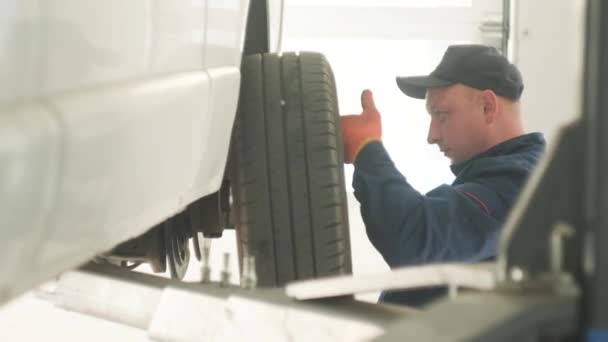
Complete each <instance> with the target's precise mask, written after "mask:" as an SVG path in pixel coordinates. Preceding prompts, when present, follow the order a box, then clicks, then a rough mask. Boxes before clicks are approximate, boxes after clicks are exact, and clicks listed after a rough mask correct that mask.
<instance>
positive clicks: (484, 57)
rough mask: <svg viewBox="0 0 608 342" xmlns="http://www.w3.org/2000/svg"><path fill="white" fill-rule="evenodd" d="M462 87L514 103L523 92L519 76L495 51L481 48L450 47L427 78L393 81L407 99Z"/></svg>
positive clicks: (399, 78)
mask: <svg viewBox="0 0 608 342" xmlns="http://www.w3.org/2000/svg"><path fill="white" fill-rule="evenodd" d="M456 83H462V84H464V85H467V86H469V87H472V88H476V89H480V90H486V89H490V90H492V91H494V93H496V95H498V96H502V97H506V98H509V99H512V100H517V99H519V97H520V96H521V93H522V92H523V90H524V83H523V80H522V78H521V73H520V72H519V70H517V67H515V65H513V64H511V63H510V62H509V60H507V59H506V58H505V57H504V56H503V55H501V54H500V53H499V52H498V51H497V50H496V49H495V48H493V47H489V46H485V45H451V46H449V47H448V49H447V50H446V51H445V54H444V55H443V58H442V59H441V62H440V63H439V65H438V66H437V68H435V70H433V72H431V74H430V75H428V76H406V77H397V85H398V86H399V88H400V89H401V91H402V92H403V93H404V94H405V95H407V96H410V97H413V98H417V99H424V98H425V96H426V90H427V89H428V88H434V87H445V86H449V85H452V84H456Z"/></svg>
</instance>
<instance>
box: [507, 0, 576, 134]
mask: <svg viewBox="0 0 608 342" xmlns="http://www.w3.org/2000/svg"><path fill="white" fill-rule="evenodd" d="M511 1H512V6H513V8H512V30H511V42H510V50H511V53H510V55H511V58H512V60H513V62H514V63H515V64H516V65H517V66H518V67H519V69H520V70H521V72H522V75H523V78H524V85H525V89H524V93H523V96H522V106H523V111H524V124H525V127H526V129H527V130H528V131H541V132H543V133H545V137H546V138H547V140H548V141H549V142H551V141H552V138H553V136H554V134H555V130H556V129H557V128H558V127H559V126H560V125H562V124H563V123H565V122H569V121H571V120H573V119H575V118H576V117H579V116H580V114H581V108H582V107H581V93H582V61H583V51H584V38H583V37H584V17H585V1H583V0H534V1H530V0H511Z"/></svg>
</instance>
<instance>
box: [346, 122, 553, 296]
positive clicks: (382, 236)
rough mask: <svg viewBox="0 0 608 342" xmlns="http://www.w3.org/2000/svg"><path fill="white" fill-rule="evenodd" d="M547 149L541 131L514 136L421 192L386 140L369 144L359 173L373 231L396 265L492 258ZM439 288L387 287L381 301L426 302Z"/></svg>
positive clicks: (357, 185)
mask: <svg viewBox="0 0 608 342" xmlns="http://www.w3.org/2000/svg"><path fill="white" fill-rule="evenodd" d="M544 149H545V140H544V138H543V136H542V134H540V133H530V134H526V135H522V136H519V137H517V138H513V139H510V140H508V141H505V142H503V143H500V144H498V145H496V146H494V147H492V148H491V149H489V150H487V151H485V152H483V153H480V154H479V155H477V156H475V157H474V158H472V159H470V160H468V161H466V162H463V163H460V164H457V165H452V166H451V169H452V172H453V173H454V175H455V176H456V179H455V180H454V182H453V183H452V184H451V185H447V184H444V185H441V186H439V187H437V188H435V189H433V190H431V191H430V192H428V193H427V194H426V195H423V194H421V193H419V192H418V191H416V190H415V189H414V188H413V187H412V186H411V185H410V184H409V183H408V182H407V180H406V179H405V177H404V176H403V175H402V174H401V173H400V172H399V171H398V170H397V169H396V168H395V165H394V163H393V161H392V160H391V159H390V157H389V155H388V153H387V151H386V150H385V149H384V146H383V145H382V143H380V142H372V143H369V144H367V145H366V146H365V147H364V148H363V149H362V150H361V151H360V152H359V154H358V155H357V158H356V160H355V173H354V176H353V187H354V189H355V197H356V198H357V200H358V201H359V203H360V204H361V216H362V218H363V222H364V223H365V227H366V231H367V236H368V237H369V239H370V241H371V243H372V244H373V245H374V247H375V248H376V249H377V250H378V252H380V254H381V255H382V257H383V258H384V260H385V261H386V262H387V263H388V265H389V266H390V267H391V268H393V267H399V266H406V265H420V264H428V263H440V262H441V263H444V262H478V261H483V260H489V259H492V258H494V257H495V256H496V248H497V243H498V236H499V233H500V228H501V226H502V224H503V223H504V222H505V219H506V218H507V215H508V213H509V210H510V209H511V207H512V206H513V204H514V203H515V200H516V198H517V195H518V194H519V192H520V190H521V189H522V188H523V186H524V184H525V182H526V180H527V178H528V176H529V175H530V173H531V172H532V170H533V169H534V166H535V165H536V163H537V162H538V160H539V159H540V157H541V156H542V154H543V152H544ZM441 293H443V289H427V290H416V291H400V292H387V293H383V295H382V296H381V301H386V302H392V303H400V304H407V305H412V306H420V305H424V304H426V303H427V302H428V301H429V300H431V299H435V298H437V296H438V295H440V294H441Z"/></svg>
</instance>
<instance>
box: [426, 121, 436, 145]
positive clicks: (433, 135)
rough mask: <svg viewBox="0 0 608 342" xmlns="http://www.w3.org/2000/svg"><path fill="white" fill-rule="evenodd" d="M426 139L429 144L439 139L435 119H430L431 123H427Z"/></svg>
mask: <svg viewBox="0 0 608 342" xmlns="http://www.w3.org/2000/svg"><path fill="white" fill-rule="evenodd" d="M426 141H427V142H428V143H429V144H436V143H437V142H438V141H439V130H438V129H437V125H436V123H435V120H431V123H430V124H429V133H428V135H427V137H426Z"/></svg>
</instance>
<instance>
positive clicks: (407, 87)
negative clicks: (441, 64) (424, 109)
mask: <svg viewBox="0 0 608 342" xmlns="http://www.w3.org/2000/svg"><path fill="white" fill-rule="evenodd" d="M452 84H454V82H451V81H446V80H442V79H440V78H437V77H434V76H431V75H429V76H407V77H397V85H398V86H399V89H401V91H402V92H403V93H404V94H405V95H407V96H409V97H413V98H416V99H424V98H425V97H426V90H427V89H428V88H434V87H446V86H449V85H452Z"/></svg>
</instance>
